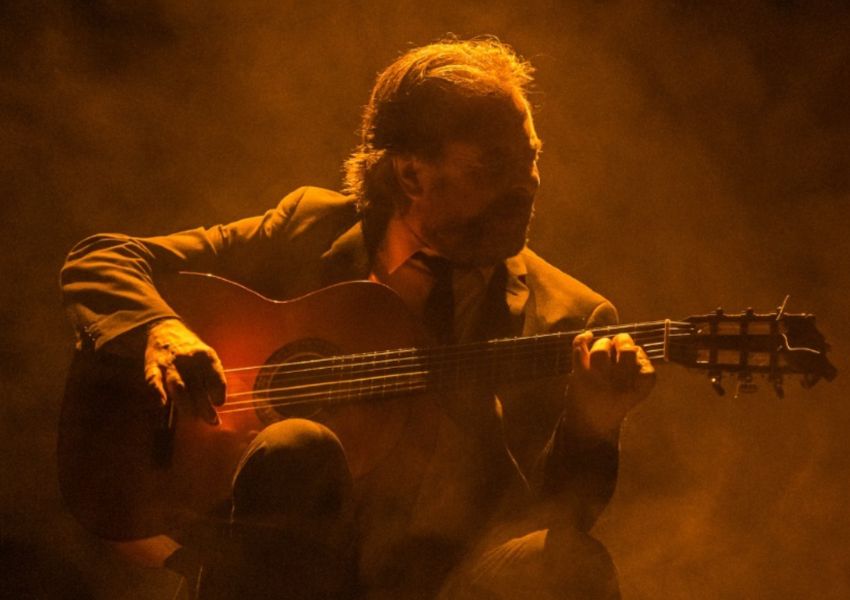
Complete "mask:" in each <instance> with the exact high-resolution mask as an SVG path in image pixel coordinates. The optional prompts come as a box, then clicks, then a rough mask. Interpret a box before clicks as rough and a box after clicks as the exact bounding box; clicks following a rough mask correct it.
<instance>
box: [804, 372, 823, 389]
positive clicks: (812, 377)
mask: <svg viewBox="0 0 850 600" xmlns="http://www.w3.org/2000/svg"><path fill="white" fill-rule="evenodd" d="M818 381H820V375H817V374H815V373H803V379H802V380H801V381H800V383H802V384H803V388H805V389H807V390H808V389H811V388H812V387H814V385H815V384H816V383H817V382H818Z"/></svg>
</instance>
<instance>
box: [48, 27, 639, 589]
mask: <svg viewBox="0 0 850 600" xmlns="http://www.w3.org/2000/svg"><path fill="white" fill-rule="evenodd" d="M531 72H532V69H531V66H530V65H529V64H528V63H526V62H525V61H523V60H522V59H520V58H519V57H518V56H517V55H516V54H515V53H514V52H513V50H512V49H511V48H510V47H508V46H506V45H504V44H502V43H500V42H498V41H495V40H492V39H479V40H472V41H456V40H448V41H444V42H440V43H436V44H431V45H429V46H425V47H422V48H417V49H414V50H411V51H409V52H407V53H406V54H404V55H403V56H402V57H400V58H399V59H398V60H396V61H395V62H394V63H393V64H392V65H390V66H389V67H388V68H387V69H386V70H385V71H383V72H382V73H381V74H380V75H379V76H378V80H377V82H376V85H375V88H374V89H373V92H372V96H371V99H370V101H369V104H368V106H367V107H366V110H365V113H364V118H363V126H362V143H361V145H360V147H359V148H358V150H357V151H356V152H355V153H354V155H353V156H352V157H351V158H350V159H349V161H348V162H347V164H346V185H347V190H346V191H347V192H348V193H347V195H345V196H343V195H340V194H336V193H333V192H329V191H326V190H319V189H315V188H302V189H300V190H297V191H296V192H294V193H292V194H290V195H289V196H287V197H286V198H284V200H283V201H282V202H281V203H280V205H279V206H278V207H277V208H276V209H274V210H270V211H268V212H267V213H266V214H265V215H263V216H260V217H255V218H250V219H245V220H242V221H238V222H236V223H232V224H229V225H225V226H218V227H213V228H210V229H197V230H192V231H188V232H183V233H178V234H173V235H170V236H164V237H156V238H147V239H141V238H130V237H126V236H116V235H111V236H106V235H101V236H94V237H92V238H89V239H88V240H85V241H83V242H81V243H80V244H79V245H78V246H77V247H76V248H75V249H74V250H72V252H71V254H70V256H69V259H68V262H67V264H66V266H65V268H64V270H63V273H62V281H63V290H64V293H65V301H66V305H67V306H68V309H69V313H70V316H71V319H72V321H73V323H74V325H75V326H76V328H77V330H78V331H79V333H80V345H81V347H82V348H83V351H89V352H130V353H132V352H136V353H139V354H141V353H142V352H143V353H144V356H145V377H146V381H147V382H148V384H149V386H150V388H151V390H152V393H154V394H156V395H157V396H158V397H159V398H160V399H161V401H162V402H163V403H165V402H166V399H167V398H172V399H174V400H175V401H176V403H177V405H178V409H179V416H178V418H192V417H191V414H194V415H196V416H197V417H200V418H204V419H206V420H207V421H208V422H209V423H210V424H211V425H210V426H215V423H216V420H217V419H216V413H215V406H219V405H221V404H222V403H223V401H224V396H225V385H226V381H225V376H224V373H223V370H222V366H221V364H220V362H219V360H218V358H217V356H216V353H215V350H214V349H212V348H210V347H209V346H207V345H206V344H204V342H203V341H201V340H200V339H198V337H197V336H196V335H195V334H194V333H193V332H192V331H190V330H189V329H188V328H187V327H186V326H185V325H184V324H183V323H182V321H181V320H180V318H179V315H177V314H175V313H174V311H173V310H172V309H171V308H170V307H169V306H168V304H167V303H166V302H165V301H164V300H163V299H162V298H161V296H160V295H159V293H158V291H157V289H156V287H155V280H156V279H157V277H158V276H160V275H161V274H165V273H168V272H174V271H177V270H194V271H209V272H213V273H216V274H219V275H222V276H224V277H227V278H229V279H233V280H235V281H238V282H240V283H243V284H245V285H247V286H249V287H251V288H253V289H256V290H257V291H259V292H261V293H263V294H265V295H267V296H270V297H276V298H292V297H296V296H299V295H303V294H305V293H307V292H310V291H314V290H316V289H319V288H321V287H324V286H327V285H329V284H332V283H336V282H340V281H348V280H356V279H366V278H368V279H371V280H373V281H377V282H380V283H383V284H385V285H387V286H389V287H390V288H392V289H393V290H394V291H395V292H396V293H397V294H398V295H399V296H400V298H401V299H402V301H403V302H404V303H405V304H406V305H407V307H408V308H409V309H410V311H411V312H412V313H413V314H414V315H417V316H418V317H419V318H421V319H422V322H423V325H424V326H425V327H426V328H427V329H428V330H429V331H430V334H431V336H432V339H434V340H436V341H437V342H440V343H452V342H468V341H474V340H484V339H492V338H496V337H506V336H516V335H532V334H537V333H543V332H546V331H553V330H579V329H582V328H590V327H592V326H596V325H604V324H608V323H610V322H612V321H614V320H615V319H616V312H615V310H614V308H613V306H612V305H611V304H610V303H609V302H608V301H606V300H605V299H604V298H602V297H601V296H599V295H598V294H596V293H594V292H592V291H591V290H590V289H588V288H587V287H586V286H584V285H583V284H581V283H579V282H577V281H576V280H574V279H572V278H570V277H569V276H567V275H565V274H563V273H562V272H560V271H558V270H557V269H555V268H554V267H552V266H551V265H549V264H548V263H546V262H545V261H543V260H542V259H541V258H539V257H538V256H537V255H535V254H534V253H533V252H531V251H530V250H529V249H528V248H527V247H526V246H525V243H526V234H527V229H528V224H529V221H530V219H531V215H532V209H533V201H534V196H535V194H536V192H537V189H538V187H539V184H540V177H539V173H538V169H537V158H538V154H539V151H540V147H541V142H540V140H539V139H538V137H537V134H536V132H535V129H534V123H533V120H532V116H531V110H530V106H529V103H528V100H527V97H526V91H525V90H526V87H527V86H528V85H529V83H530V82H531V80H532V77H531ZM447 307H448V308H447ZM363 310H364V312H368V307H363ZM653 381H654V371H653V369H652V366H651V364H650V363H649V360H648V359H647V357H646V354H645V353H644V352H643V350H642V349H640V348H639V347H637V346H636V345H635V344H634V343H633V341H632V340H631V338H629V336H627V335H619V336H617V337H615V338H613V339H608V338H600V339H596V340H594V339H593V336H592V334H590V333H589V332H588V333H584V334H581V335H579V336H577V337H576V338H575V341H574V345H573V371H572V375H571V381H570V386H569V392H568V393H567V394H566V395H564V390H563V383H561V384H560V385H558V384H554V385H553V384H552V383H551V382H549V383H546V382H544V383H542V384H539V385H525V386H522V387H520V388H511V389H505V390H496V392H497V394H498V395H497V396H494V395H493V391H492V390H477V389H460V390H457V391H456V392H452V393H448V394H446V395H445V397H443V398H440V399H438V400H437V404H438V406H439V411H438V412H439V417H438V418H437V420H436V422H435V424H434V427H433V432H432V433H433V444H432V445H430V446H428V456H427V459H426V460H425V461H424V464H420V463H417V464H416V465H415V467H414V466H412V465H413V463H405V462H404V460H405V459H404V458H403V456H404V454H405V453H404V452H403V451H399V452H398V453H397V456H395V457H393V458H392V459H390V460H388V461H387V465H382V466H381V467H379V468H378V469H376V471H375V472H374V473H370V475H369V476H368V477H364V478H362V479H359V480H352V477H351V473H350V471H349V469H348V466H347V464H346V459H345V454H344V451H345V449H343V448H341V447H340V445H339V441H338V440H337V438H336V436H335V435H334V434H333V433H332V432H330V431H329V430H328V429H327V428H325V427H323V426H321V425H318V424H314V423H312V422H309V421H303V420H298V419H291V420H285V421H282V422H280V423H277V424H274V425H271V426H269V427H268V428H266V429H265V430H264V431H262V432H261V433H260V434H259V435H258V436H257V438H256V439H255V440H254V442H253V443H252V445H251V447H250V448H249V449H248V451H247V452H246V455H245V456H244V457H243V460H242V462H241V464H240V466H239V468H238V469H237V472H236V474H235V476H234V480H233V481H234V483H233V494H232V510H231V515H232V517H231V524H230V527H229V529H228V531H227V532H226V534H225V535H222V536H220V537H221V538H224V539H221V540H219V541H218V542H216V543H220V544H221V545H222V547H226V548H227V550H226V551H225V552H223V553H218V555H216V553H214V552H213V553H207V555H206V556H205V557H204V562H205V565H204V568H205V572H206V575H205V583H203V584H202V589H203V590H204V592H203V595H205V596H206V597H216V598H218V597H222V598H224V597H227V598H231V597H233V598H236V597H249V596H250V595H251V594H254V595H255V596H256V597H271V596H273V594H279V595H280V596H281V597H286V598H337V597H354V596H356V597H368V598H434V597H441V598H526V597H527V598H616V597H618V595H619V594H618V591H617V586H616V579H615V575H614V571H613V566H612V565H611V563H610V559H609V557H608V555H607V553H606V552H605V550H604V548H603V547H602V546H601V545H600V544H599V543H598V542H596V540H594V539H593V538H592V537H590V536H589V535H588V534H587V531H588V530H589V529H590V527H591V526H592V525H593V523H594V521H595V519H596V517H597V516H598V515H599V513H600V512H601V510H602V509H603V508H604V506H605V504H606V503H607V501H608V500H609V498H610V496H611V493H612V491H613V487H614V483H615V479H616V468H617V443H618V431H619V426H620V423H621V421H622V419H623V418H624V416H625V415H626V413H627V412H628V411H629V409H631V408H632V407H633V406H634V405H636V404H637V403H638V402H640V401H641V400H642V399H644V398H645V397H646V395H647V394H648V393H649V390H650V389H651V387H652V385H653ZM376 427H380V424H376ZM328 498H331V499H332V501H330V502H329V501H328V500H327V499H328ZM320 509H321V510H320ZM222 554H224V555H226V556H225V557H224V558H222V556H221V555H222ZM216 556H218V558H216Z"/></svg>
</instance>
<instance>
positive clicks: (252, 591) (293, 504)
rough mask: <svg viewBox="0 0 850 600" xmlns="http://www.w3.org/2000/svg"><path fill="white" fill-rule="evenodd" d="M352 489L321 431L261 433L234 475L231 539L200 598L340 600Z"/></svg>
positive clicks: (349, 558) (348, 566)
mask: <svg viewBox="0 0 850 600" xmlns="http://www.w3.org/2000/svg"><path fill="white" fill-rule="evenodd" d="M351 485H352V482H351V474H350V472H349V470H348V465H347V463H346V461H345V454H344V452H343V450H342V446H341V445H340V443H339V440H338V439H337V437H336V436H335V435H334V434H333V432H331V431H330V430H329V429H327V428H326V427H324V426H322V425H320V424H317V423H314V422H312V421H307V420H303V419H288V420H285V421H281V422H279V423H275V424H273V425H270V426H269V427H267V428H266V429H264V430H263V431H262V432H260V434H259V435H258V436H257V437H256V439H255V440H254V441H253V442H252V443H251V446H250V447H249V448H248V450H247V451H246V453H245V455H244V457H243V459H242V462H241V463H240V465H239V467H238V469H237V472H236V475H235V477H234V480H233V506H232V511H231V519H230V530H229V539H228V540H226V541H225V543H224V544H223V546H224V548H223V552H222V553H221V554H220V556H219V557H218V559H217V560H212V561H209V562H208V565H207V568H206V572H205V573H204V576H203V577H202V584H201V590H202V593H201V598H204V599H209V600H213V599H215V600H219V599H221V600H224V599H228V600H230V599H235V598H239V599H240V600H241V599H249V598H275V597H285V598H292V599H299V600H300V599H311V600H312V599H320V598H322V599H324V598H344V597H345V596H346V594H347V593H348V592H347V590H349V589H350V588H352V587H353V580H354V576H355V571H354V564H355V562H354V552H353V549H354V545H353V535H352V532H353V526H352V507H351V504H352V497H351Z"/></svg>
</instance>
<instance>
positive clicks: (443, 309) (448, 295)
mask: <svg viewBox="0 0 850 600" xmlns="http://www.w3.org/2000/svg"><path fill="white" fill-rule="evenodd" d="M416 258H418V259H419V260H420V261H421V262H422V264H424V265H425V266H426V267H428V270H429V271H431V275H433V276H434V285H433V286H432V287H431V291H430V292H429V294H428V298H427V299H426V300H425V307H424V310H423V314H422V319H423V321H424V322H425V326H426V327H427V328H428V330H429V331H430V332H431V333H433V334H434V337H435V338H436V339H437V343H439V344H451V343H453V342H454V292H453V290H452V263H450V262H449V261H448V259H445V258H443V257H442V256H430V255H428V254H424V253H422V252H417V253H416Z"/></svg>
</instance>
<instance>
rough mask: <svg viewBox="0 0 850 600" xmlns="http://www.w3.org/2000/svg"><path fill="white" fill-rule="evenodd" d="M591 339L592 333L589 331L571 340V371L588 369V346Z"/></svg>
mask: <svg viewBox="0 0 850 600" xmlns="http://www.w3.org/2000/svg"><path fill="white" fill-rule="evenodd" d="M592 339H593V333H592V332H590V331H583V332H581V333H580V334H578V335H577V336H575V337H574V338H573V371H575V370H576V369H581V370H585V371H586V370H587V369H589V368H590V349H589V346H590V341H591V340H592Z"/></svg>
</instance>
